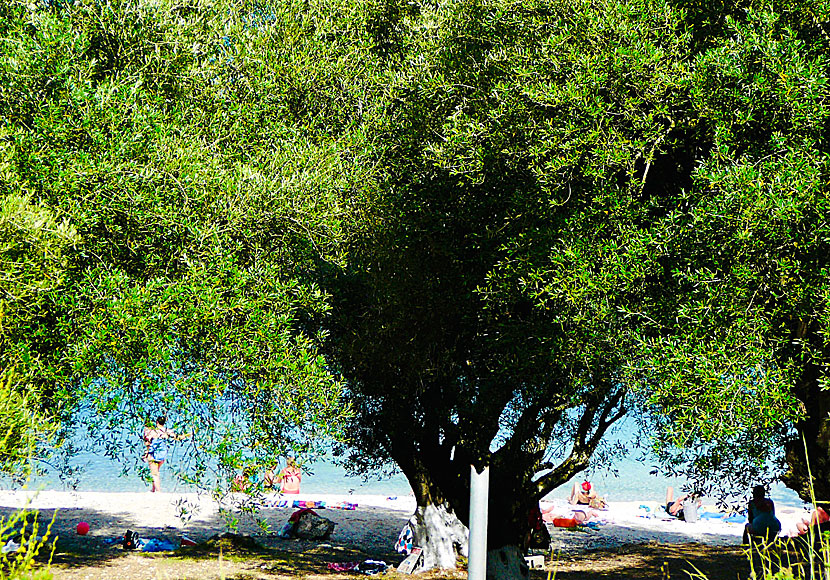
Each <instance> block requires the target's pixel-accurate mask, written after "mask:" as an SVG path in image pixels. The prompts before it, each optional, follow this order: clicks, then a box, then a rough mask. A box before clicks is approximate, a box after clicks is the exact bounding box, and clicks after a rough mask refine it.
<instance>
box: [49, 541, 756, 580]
mask: <svg viewBox="0 0 830 580" xmlns="http://www.w3.org/2000/svg"><path fill="white" fill-rule="evenodd" d="M70 539H71V540H73V541H74V542H76V541H77V540H76V539H74V538H70ZM257 540H258V545H257V546H254V547H249V548H240V547H235V546H233V545H231V544H229V543H225V544H224V545H222V546H213V547H210V548H203V547H201V546H200V547H195V548H181V549H179V550H176V551H173V552H161V553H155V554H151V553H135V552H127V551H124V550H123V549H121V547H120V546H117V547H112V546H98V547H97V548H96V549H93V550H90V545H89V544H86V545H84V546H83V550H84V552H83V553H82V552H78V551H76V550H77V549H78V548H79V547H80V546H78V545H77V544H75V545H73V541H70V542H66V543H61V542H58V545H57V549H56V551H55V554H54V557H53V560H52V572H53V574H54V577H55V579H56V580H82V579H83V580H105V579H106V580H109V579H118V580H214V579H216V580H219V579H226V580H253V579H257V580H260V579H261V580H282V579H297V578H303V579H308V580H313V579H320V578H325V579H327V580H341V579H342V580H345V579H347V578H352V579H353V578H357V577H361V576H359V575H356V574H354V573H337V572H332V571H330V570H328V569H327V564H328V563H329V562H348V561H361V560H364V559H369V558H370V559H382V560H385V561H386V562H388V563H390V564H393V565H397V564H398V563H400V561H401V559H402V557H401V556H400V555H397V554H395V553H393V552H386V553H378V552H374V553H368V552H365V551H362V550H360V549H359V548H357V547H349V546H334V545H331V544H326V543H323V544H318V543H316V542H303V541H296V540H294V541H292V540H278V539H271V538H266V537H260V538H257ZM220 552H221V553H220ZM384 577H385V578H397V577H401V578H402V577H403V575H399V574H398V573H396V572H390V573H388V574H387V575H385V576H384ZM420 577H421V578H425V579H429V580H439V579H448V580H449V579H462V578H466V572H465V570H464V569H463V567H462V568H460V569H459V570H458V571H454V572H437V573H430V574H425V575H421V576H420ZM749 577H750V567H749V563H748V561H747V560H746V557H745V555H744V553H743V550H742V549H741V548H740V547H737V546H736V547H728V548H724V547H715V546H706V545H702V544H685V545H665V544H645V545H643V544H640V545H627V546H622V547H619V548H615V549H611V550H597V551H592V552H588V553H584V554H574V555H568V556H560V557H559V558H558V559H557V558H556V557H554V559H553V560H550V559H547V560H546V566H545V568H544V569H537V570H532V571H531V578H532V579H534V580H541V579H548V578H551V579H552V578H557V579H560V580H561V579H564V580H588V579H595V578H603V579H619V580H623V579H626V580H628V579H632V580H633V579H642V578H645V579H650V578H656V579H669V578H708V579H709V580H737V579H748V578H749Z"/></svg>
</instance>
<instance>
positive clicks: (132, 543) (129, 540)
mask: <svg viewBox="0 0 830 580" xmlns="http://www.w3.org/2000/svg"><path fill="white" fill-rule="evenodd" d="M121 545H122V546H123V547H124V549H125V550H135V549H136V548H138V532H134V531H132V530H127V532H126V533H125V534H124V541H123V542H122V544H121Z"/></svg>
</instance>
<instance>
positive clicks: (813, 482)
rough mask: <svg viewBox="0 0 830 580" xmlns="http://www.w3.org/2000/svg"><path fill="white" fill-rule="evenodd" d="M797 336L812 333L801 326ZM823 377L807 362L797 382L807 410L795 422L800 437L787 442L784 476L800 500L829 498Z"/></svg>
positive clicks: (828, 398)
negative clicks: (785, 471)
mask: <svg viewBox="0 0 830 580" xmlns="http://www.w3.org/2000/svg"><path fill="white" fill-rule="evenodd" d="M797 336H798V337H799V338H802V339H809V338H811V333H809V332H807V331H806V330H803V329H802V330H801V331H800V332H799V333H798V334H797ZM823 377H824V375H823V374H822V369H821V368H820V367H819V366H817V365H815V364H812V363H808V364H806V365H805V366H804V370H803V371H802V374H801V377H799V380H798V382H797V383H796V385H795V389H794V394H795V396H796V397H798V399H799V400H800V401H801V403H802V405H803V409H804V411H805V412H804V415H803V416H802V417H801V419H800V420H799V421H797V422H796V424H795V429H796V432H797V433H798V437H796V438H793V439H791V440H790V441H788V442H787V444H786V445H785V450H786V461H787V467H788V469H787V473H785V474H784V476H783V477H782V480H783V481H784V483H785V484H786V485H787V487H789V488H791V489H793V490H795V491H796V493H798V495H799V496H801V499H803V500H804V501H808V502H809V501H812V497H815V498H816V499H817V501H818V503H823V502H827V501H828V500H830V419H828V416H830V392H829V391H826V390H824V389H823V388H822V379H823ZM805 447H806V449H805ZM805 451H806V454H805ZM808 465H809V469H808ZM810 474H812V479H811V478H810Z"/></svg>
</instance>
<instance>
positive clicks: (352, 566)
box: [326, 562, 360, 572]
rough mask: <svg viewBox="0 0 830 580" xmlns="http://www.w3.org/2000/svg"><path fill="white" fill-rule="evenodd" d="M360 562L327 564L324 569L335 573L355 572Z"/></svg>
mask: <svg viewBox="0 0 830 580" xmlns="http://www.w3.org/2000/svg"><path fill="white" fill-rule="evenodd" d="M359 565H360V562H329V563H328V564H327V565H326V567H327V568H328V569H329V570H334V571H335V572H351V571H352V570H356V569H357V567H358V566H359Z"/></svg>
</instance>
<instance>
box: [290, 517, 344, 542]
mask: <svg viewBox="0 0 830 580" xmlns="http://www.w3.org/2000/svg"><path fill="white" fill-rule="evenodd" d="M335 525H336V524H335V523H334V522H333V521H331V520H330V519H328V518H324V517H323V516H320V515H317V513H315V512H314V511H312V510H306V511H305V512H303V513H302V514H300V515H299V516H298V518H297V522H296V523H295V524H294V535H295V536H296V537H298V538H302V539H304V540H327V539H329V536H331V533H332V532H333V531H334V526H335Z"/></svg>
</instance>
